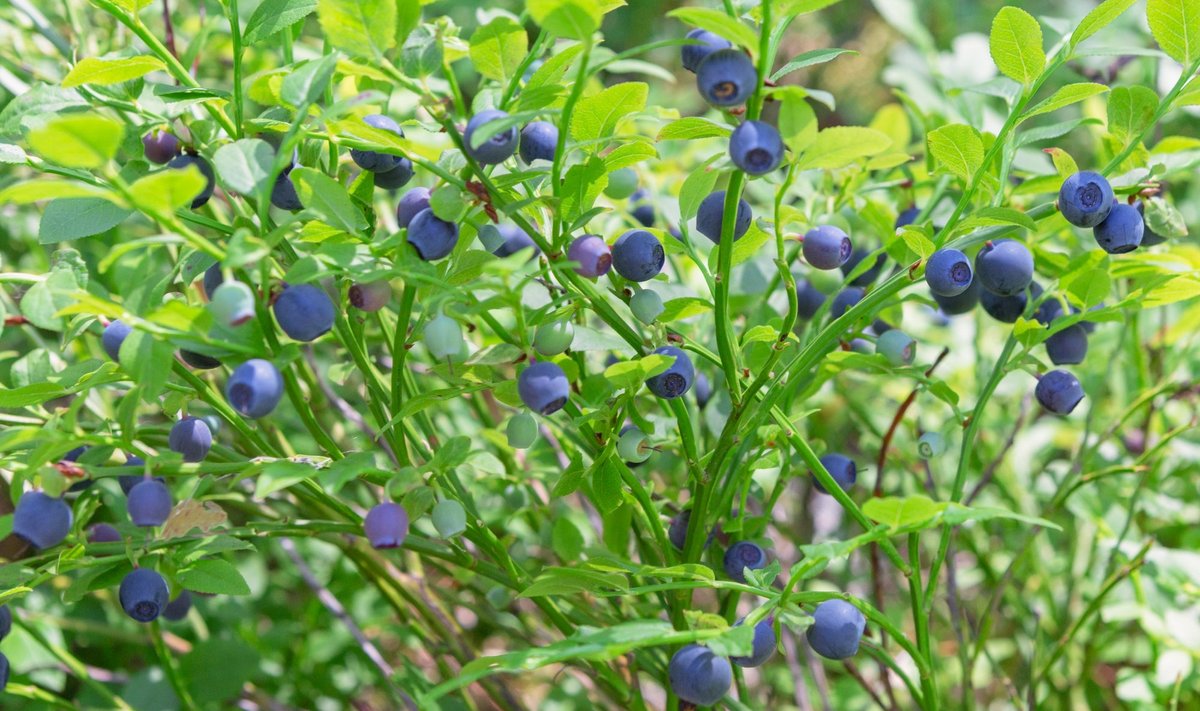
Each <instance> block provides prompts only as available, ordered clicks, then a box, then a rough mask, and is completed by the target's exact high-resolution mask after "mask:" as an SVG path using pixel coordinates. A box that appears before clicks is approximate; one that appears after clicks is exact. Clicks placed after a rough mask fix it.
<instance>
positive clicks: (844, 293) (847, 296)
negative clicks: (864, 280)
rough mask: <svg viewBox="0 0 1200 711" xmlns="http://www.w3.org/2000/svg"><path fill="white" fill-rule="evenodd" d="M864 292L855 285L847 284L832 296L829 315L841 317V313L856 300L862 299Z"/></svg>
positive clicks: (855, 302)
mask: <svg viewBox="0 0 1200 711" xmlns="http://www.w3.org/2000/svg"><path fill="white" fill-rule="evenodd" d="M864 296H866V292H864V291H863V290H862V289H860V288H859V287H857V286H848V287H846V288H845V289H842V290H841V291H839V292H838V293H837V296H835V297H833V303H832V304H830V305H829V316H830V317H831V318H835V319H836V318H841V317H842V315H843V314H845V313H846V311H848V310H849V309H850V307H852V306H854V305H855V304H857V303H858V302H860V301H862V300H863V297H864Z"/></svg>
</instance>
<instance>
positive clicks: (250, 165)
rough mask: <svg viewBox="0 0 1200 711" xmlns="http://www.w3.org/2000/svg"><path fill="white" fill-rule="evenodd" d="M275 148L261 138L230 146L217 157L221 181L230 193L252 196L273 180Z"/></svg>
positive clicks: (217, 153) (214, 156)
mask: <svg viewBox="0 0 1200 711" xmlns="http://www.w3.org/2000/svg"><path fill="white" fill-rule="evenodd" d="M274 162H275V149H274V148H272V147H271V144H269V143H267V142H266V141H263V140H260V139H257V138H243V139H240V140H237V141H234V142H233V143H226V144H225V145H223V146H221V147H220V148H218V149H217V152H216V153H215V154H213V167H215V168H216V170H217V179H218V180H220V181H221V184H222V185H224V186H225V187H226V188H227V189H228V190H230V191H232V192H235V193H241V194H242V195H252V194H254V193H255V191H257V190H258V189H259V188H260V187H261V186H262V185H263V184H265V183H266V182H267V180H268V179H269V178H270V177H271V167H272V165H273V164H274Z"/></svg>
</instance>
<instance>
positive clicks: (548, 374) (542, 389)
mask: <svg viewBox="0 0 1200 711" xmlns="http://www.w3.org/2000/svg"><path fill="white" fill-rule="evenodd" d="M517 394H519V395H520V396H521V402H523V403H525V407H528V408H529V409H530V410H533V411H534V412H536V413H538V414H541V415H551V414H553V413H555V412H558V411H559V410H561V409H562V406H563V405H565V404H567V398H568V397H569V396H570V394H571V384H570V383H569V382H568V381H567V374H566V373H564V372H563V369H562V368H560V367H558V365H556V364H554V363H551V362H550V361H548V360H540V361H538V362H536V363H533V364H531V365H530V366H529V367H528V368H526V369H525V370H523V371H521V375H520V376H519V377H518V378H517Z"/></svg>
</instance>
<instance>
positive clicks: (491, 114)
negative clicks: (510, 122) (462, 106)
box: [463, 109, 520, 165]
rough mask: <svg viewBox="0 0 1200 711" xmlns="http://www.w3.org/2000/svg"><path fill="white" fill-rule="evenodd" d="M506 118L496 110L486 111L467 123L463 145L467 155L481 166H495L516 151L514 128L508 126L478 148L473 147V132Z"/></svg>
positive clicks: (506, 116)
mask: <svg viewBox="0 0 1200 711" xmlns="http://www.w3.org/2000/svg"><path fill="white" fill-rule="evenodd" d="M506 118H508V114H506V113H505V112H503V111H500V110H498V109H487V110H486V111H480V112H479V113H477V114H475V115H474V116H472V117H471V120H470V121H468V122H467V130H466V131H465V132H464V133H463V144H464V145H465V146H466V148H467V155H469V156H471V157H472V158H474V159H475V160H476V161H477V162H479V163H480V164H482V165H496V164H497V163H503V162H504V161H506V160H508V159H509V158H510V157H511V156H512V154H513V153H514V152H515V151H516V150H517V142H518V141H519V140H520V136H519V135H518V133H517V127H516V126H509V127H508V128H506V129H504V130H503V131H500V132H499V133H497V134H495V135H493V136H492V137H490V138H488V139H487V140H485V141H483V142H482V143H481V144H480V145H478V146H476V145H474V140H473V138H474V135H475V132H476V131H478V130H479V129H480V128H482V127H483V126H485V125H487V124H489V123H491V122H492V121H500V120H503V119H506Z"/></svg>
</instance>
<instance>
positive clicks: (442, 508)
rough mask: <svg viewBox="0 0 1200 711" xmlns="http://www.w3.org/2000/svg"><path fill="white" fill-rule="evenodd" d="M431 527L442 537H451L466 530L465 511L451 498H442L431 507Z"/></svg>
mask: <svg viewBox="0 0 1200 711" xmlns="http://www.w3.org/2000/svg"><path fill="white" fill-rule="evenodd" d="M432 517H433V527H434V528H436V529H437V532H438V535H440V536H441V537H442V538H452V537H454V536H457V535H458V534H460V533H462V532H463V531H465V530H467V512H466V511H464V510H463V507H462V504H460V503H458V502H457V501H455V500H453V499H443V500H442V501H439V502H438V505H437V506H434V507H433V514H432Z"/></svg>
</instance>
